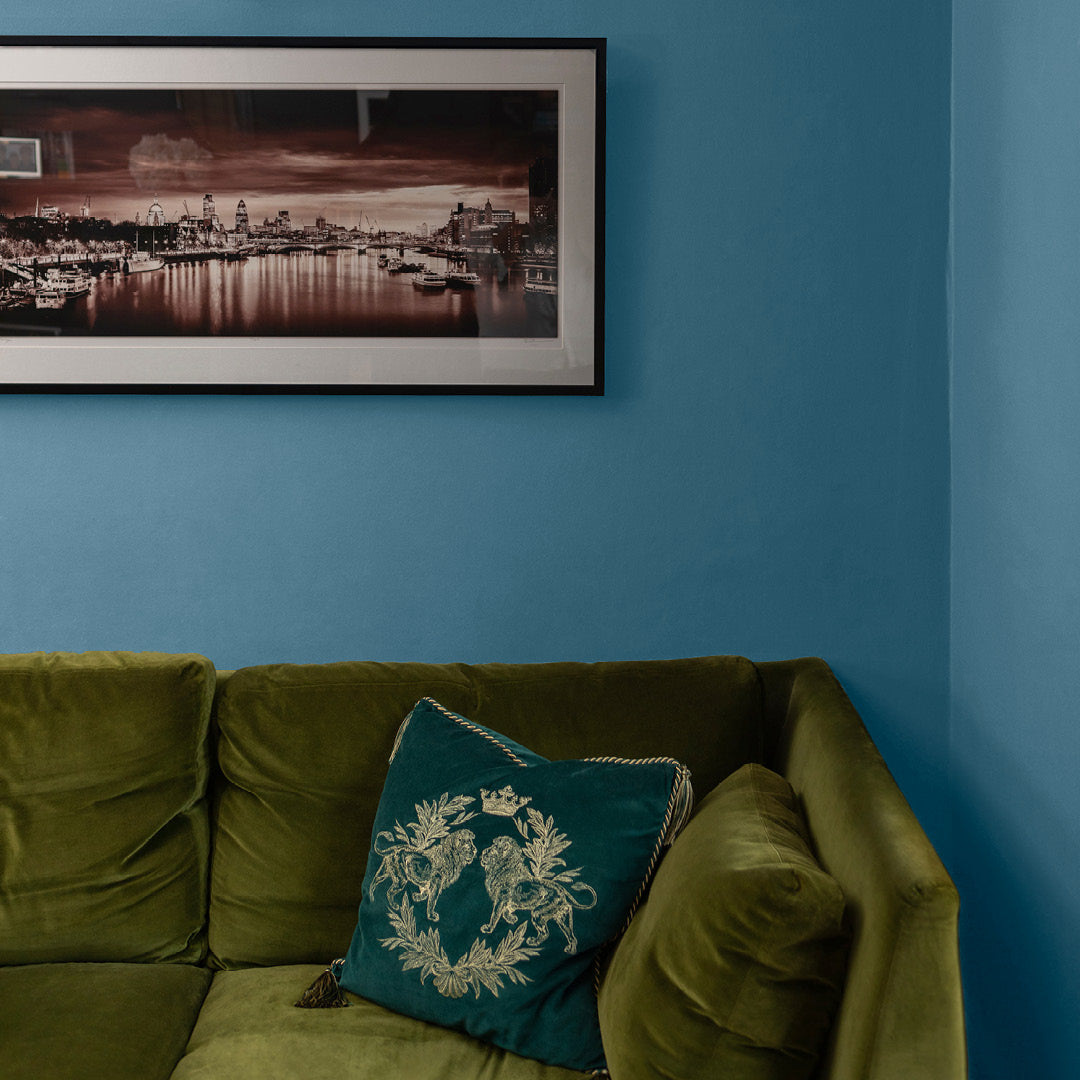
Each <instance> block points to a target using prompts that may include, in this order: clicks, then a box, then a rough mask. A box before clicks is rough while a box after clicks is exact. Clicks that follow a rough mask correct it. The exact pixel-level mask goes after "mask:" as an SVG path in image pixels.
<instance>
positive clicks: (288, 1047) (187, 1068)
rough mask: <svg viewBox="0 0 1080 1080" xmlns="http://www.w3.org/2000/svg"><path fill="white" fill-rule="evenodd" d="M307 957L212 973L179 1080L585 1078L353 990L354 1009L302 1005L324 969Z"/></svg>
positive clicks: (178, 1072)
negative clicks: (290, 962)
mask: <svg viewBox="0 0 1080 1080" xmlns="http://www.w3.org/2000/svg"><path fill="white" fill-rule="evenodd" d="M321 970H322V968H321V967H320V966H319V965H310V964H301V965H288V966H280V967H268V968H249V969H247V970H243V971H220V972H218V973H217V974H215V976H214V981H213V984H212V985H211V987H210V992H209V993H208V994H207V996H206V1001H205V1003H204V1005H203V1008H202V1012H201V1013H200V1014H199V1020H198V1023H197V1024H196V1025H195V1030H194V1031H193V1032H192V1033H191V1039H190V1041H189V1043H188V1047H187V1053H186V1054H185V1055H184V1057H183V1058H182V1060H181V1061H180V1063H179V1065H178V1066H177V1068H176V1071H175V1072H174V1073H173V1080H221V1078H222V1077H227V1078H228V1080H296V1078H297V1077H303V1078H304V1080H341V1078H342V1077H345V1076H355V1077H365V1078H367V1077H371V1078H372V1080H374V1078H376V1077H378V1078H380V1080H382V1078H386V1080H393V1078H402V1080H404V1078H408V1080H463V1078H468V1077H483V1078H484V1080H580V1077H581V1074H580V1073H578V1072H573V1071H570V1070H567V1069H560V1068H557V1067H555V1066H551V1065H541V1064H540V1063H539V1062H537V1061H530V1060H528V1059H526V1058H521V1057H518V1056H516V1055H515V1054H511V1053H509V1052H507V1051H505V1050H499V1049H496V1048H494V1047H491V1046H488V1045H487V1044H485V1043H482V1042H478V1041H477V1040H475V1039H472V1038H470V1037H469V1036H468V1035H463V1034H461V1033H459V1032H456V1031H450V1030H449V1029H447V1028H442V1027H436V1026H435V1025H433V1024H426V1023H424V1022H423V1021H421V1020H413V1019H410V1018H409V1017H406V1016H400V1015H399V1014H397V1013H394V1012H391V1011H390V1010H389V1009H384V1008H382V1007H381V1006H379V1005H375V1004H373V1003H372V1002H369V1001H365V1000H364V999H363V998H359V997H356V996H355V995H354V994H348V995H347V996H348V998H349V1002H350V1008H347V1009H297V1008H294V1007H293V1002H295V1001H296V999H297V998H298V997H299V996H300V994H301V993H302V992H303V990H304V988H305V987H306V986H308V985H309V984H310V983H311V982H312V981H313V980H314V979H315V978H316V976H317V975H318V974H319V972H320V971H321Z"/></svg>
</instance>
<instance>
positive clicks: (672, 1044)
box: [599, 765, 848, 1080]
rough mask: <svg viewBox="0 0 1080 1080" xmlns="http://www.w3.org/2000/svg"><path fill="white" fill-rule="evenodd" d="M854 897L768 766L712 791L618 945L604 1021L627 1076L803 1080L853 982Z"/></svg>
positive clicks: (612, 1055)
mask: <svg viewBox="0 0 1080 1080" xmlns="http://www.w3.org/2000/svg"><path fill="white" fill-rule="evenodd" d="M847 942H848V935H847V932H846V929H845V920H844V897H843V895H842V894H841V891H840V888H839V886H838V885H837V884H836V882H835V881H834V880H833V879H832V878H831V877H829V876H828V875H827V874H826V873H825V872H824V871H823V870H822V869H821V868H820V867H819V866H818V865H817V863H816V861H815V859H814V857H813V855H812V853H811V851H810V847H809V843H808V840H807V834H806V828H805V825H804V823H803V821H802V818H801V815H800V813H799V808H798V803H797V800H796V798H795V796H794V794H793V792H792V790H791V787H790V786H789V784H788V783H787V781H786V780H784V779H783V778H782V777H780V776H777V775H776V774H775V773H772V772H770V771H769V770H768V769H765V768H764V767H762V766H760V765H748V766H745V767H744V768H742V769H740V770H738V771H737V772H736V773H734V774H733V775H732V776H731V777H729V778H728V779H727V780H725V781H724V782H723V783H722V784H720V785H719V787H717V788H716V789H715V790H713V791H712V792H710V793H709V795H708V796H707V797H706V798H705V799H703V800H702V801H701V803H700V805H699V807H698V809H697V811H696V813H695V814H694V816H693V818H692V819H691V821H690V823H689V824H688V825H687V826H686V828H685V829H683V831H682V833H681V834H680V836H679V837H678V839H677V840H676V841H675V843H674V844H673V845H672V847H671V849H670V851H669V852H668V854H667V856H666V858H665V859H664V862H663V863H662V864H661V866H660V868H659V870H658V871H657V874H656V878H655V880H654V882H653V886H652V890H651V892H650V894H649V897H648V900H647V901H646V902H645V903H644V904H643V905H642V907H641V909H640V910H639V911H638V913H637V915H636V916H635V917H634V920H633V922H632V924H631V925H630V928H629V929H628V930H627V932H626V934H625V935H624V937H623V939H622V941H621V942H620V943H619V945H618V947H617V948H616V950H615V952H614V954H613V956H612V958H611V963H610V965H609V967H608V970H607V972H606V974H605V977H604V981H603V984H602V987H601V992H600V1002H599V1004H600V1023H601V1027H602V1029H603V1032H604V1046H605V1049H606V1051H607V1057H608V1062H609V1065H610V1067H611V1072H612V1076H614V1077H617V1078H618V1080H655V1078H656V1077H678V1080H715V1078H716V1077H728V1076H730V1077H738V1078H739V1080H802V1078H806V1077H809V1076H810V1075H811V1074H812V1072H813V1069H814V1066H815V1062H816V1060H817V1058H818V1055H819V1053H820V1051H821V1049H822V1046H823V1043H824V1040H825V1038H826V1037H827V1034H828V1031H829V1029H830V1026H831V1022H832V1017H833V1014H834V1012H835V1010H836V1007H837V1004H838V1001H839V997H840V993H841V987H842V985H843V979H844V968H845V959H846V950H847Z"/></svg>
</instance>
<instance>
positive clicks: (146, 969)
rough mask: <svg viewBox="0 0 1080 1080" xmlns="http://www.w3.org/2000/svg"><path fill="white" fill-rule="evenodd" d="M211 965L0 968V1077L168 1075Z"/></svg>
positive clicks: (61, 1079) (86, 1079)
mask: <svg viewBox="0 0 1080 1080" xmlns="http://www.w3.org/2000/svg"><path fill="white" fill-rule="evenodd" d="M209 985H210V972H209V971H207V970H206V969H205V968H201V967H195V966H193V965H191V964H26V965H22V966H16V967H5V968H0V1076H2V1077H3V1078H4V1080H126V1078H128V1077H132V1078H134V1077H138V1080H167V1078H168V1077H170V1076H171V1075H172V1070H173V1066H174V1065H175V1064H176V1061H177V1059H178V1058H179V1057H180V1055H181V1054H182V1053H183V1052H184V1047H185V1045H186V1044H187V1040H188V1036H189V1034H190V1033H191V1029H192V1028H193V1027H194V1025H195V1017H196V1016H197V1015H198V1012H199V1006H200V1005H202V1002H203V997H204V996H205V994H206V991H207V988H208V987H209Z"/></svg>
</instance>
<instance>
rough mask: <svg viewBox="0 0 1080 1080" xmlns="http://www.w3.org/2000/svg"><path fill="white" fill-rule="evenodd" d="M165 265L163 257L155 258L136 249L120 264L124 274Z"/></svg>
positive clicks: (157, 268) (159, 267)
mask: <svg viewBox="0 0 1080 1080" xmlns="http://www.w3.org/2000/svg"><path fill="white" fill-rule="evenodd" d="M164 265H165V260H164V259H156V258H154V257H153V256H152V255H149V254H148V253H147V252H145V251H136V252H133V253H132V254H131V255H128V256H127V258H125V259H124V261H123V262H122V263H121V265H120V269H121V270H123V272H124V273H125V274H141V273H143V272H145V271H147V270H160V269H161V268H162V267H163V266H164Z"/></svg>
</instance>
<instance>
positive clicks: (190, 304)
mask: <svg viewBox="0 0 1080 1080" xmlns="http://www.w3.org/2000/svg"><path fill="white" fill-rule="evenodd" d="M379 254H380V252H379V251H378V250H377V249H374V248H373V249H369V250H368V251H367V252H359V251H356V250H355V249H341V250H336V251H332V252H327V253H325V254H323V253H316V252H313V251H302V252H288V253H275V254H265V255H257V256H251V257H249V258H243V259H236V260H229V261H226V260H225V259H221V258H211V259H205V260H202V261H196V262H183V261H169V262H166V264H165V266H163V267H161V268H160V269H156V270H146V271H142V272H139V273H128V274H124V273H121V272H114V273H106V274H101V275H99V276H97V277H95V278H94V281H93V285H92V287H91V289H90V292H89V294H87V295H84V296H80V297H76V298H74V299H69V300H68V301H67V303H66V304H65V305H64V306H63V307H62V308H60V309H58V310H49V309H38V308H35V307H34V306H32V305H30V306H20V307H17V308H12V309H9V310H5V311H3V312H0V328H2V327H3V325H4V324H7V325H8V326H9V327H10V328H11V329H15V328H16V327H18V328H19V329H20V330H22V331H23V332H30V333H34V332H40V333H56V332H60V333H63V334H92V335H94V336H101V337H110V336H130V335H136V336H209V335H214V336H238V337H268V336H295V337H305V336H341V337H423V338H427V337H454V338H468V337H483V338H545V337H554V336H555V334H556V326H555V315H554V310H555V304H554V302H553V298H552V297H549V296H536V295H533V294H527V293H526V292H525V290H524V282H525V272H524V271H523V270H520V269H517V268H514V269H510V270H508V269H507V268H506V266H505V265H503V264H501V263H497V262H493V263H491V264H489V265H483V266H477V267H475V268H473V267H470V269H475V271H476V273H478V274H479V277H480V280H479V281H478V282H477V283H476V284H475V285H473V286H471V287H457V286H454V285H452V284H450V285H447V286H445V287H442V286H436V287H434V288H429V287H422V286H420V285H418V284H416V283H414V280H413V274H412V273H410V272H407V271H406V272H401V273H392V272H390V271H389V270H388V269H386V268H385V267H382V266H379V263H378V256H379ZM386 254H388V255H390V256H391V257H397V258H401V257H402V256H401V255H400V254H399V252H398V250H397V249H394V250H392V251H387V252H386ZM404 259H405V261H407V262H410V263H424V264H425V265H426V266H427V268H428V269H429V270H434V271H438V272H440V273H444V272H446V271H448V270H450V269H451V265H453V267H456V268H458V269H464V265H463V264H458V263H454V264H450V263H449V261H448V260H447V259H445V258H441V257H438V256H435V255H431V254H420V253H416V252H413V251H408V250H407V251H406V252H405V255H404Z"/></svg>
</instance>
